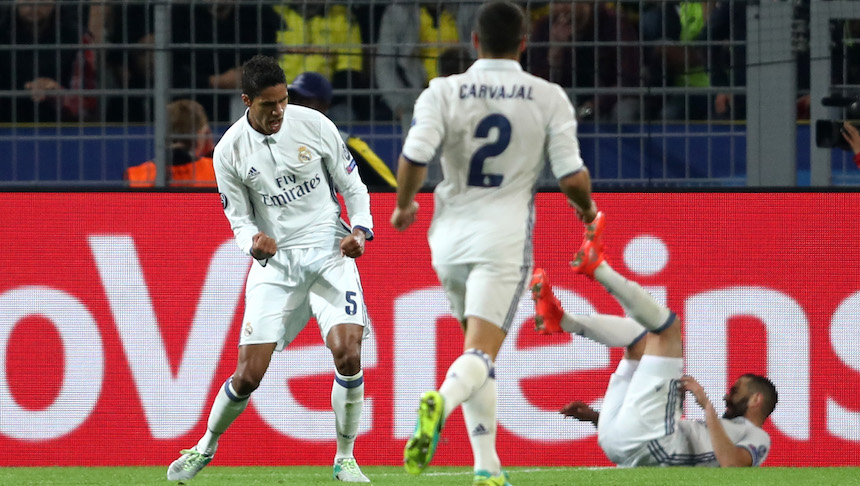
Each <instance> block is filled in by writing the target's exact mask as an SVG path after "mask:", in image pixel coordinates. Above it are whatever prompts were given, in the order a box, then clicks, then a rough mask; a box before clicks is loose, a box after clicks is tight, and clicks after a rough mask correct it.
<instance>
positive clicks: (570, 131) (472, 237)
mask: <svg viewBox="0 0 860 486" xmlns="http://www.w3.org/2000/svg"><path fill="white" fill-rule="evenodd" d="M440 150H441V163H442V172H443V177H444V180H443V181H442V182H441V183H440V184H439V185H438V186H437V187H436V191H435V205H436V207H435V213H434V215H433V223H432V225H431V227H430V232H429V241H430V247H431V249H432V251H433V263H434V264H436V263H445V264H457V263H477V262H507V263H512V264H520V265H521V264H523V263H526V264H530V263H531V259H532V255H531V230H532V227H533V224H534V192H535V186H536V183H537V179H538V176H539V175H540V173H541V170H542V169H543V167H544V164H545V161H546V159H549V162H550V164H551V168H552V171H553V174H554V175H555V176H556V177H557V178H562V177H564V176H567V175H569V174H572V173H574V172H577V171H579V170H581V169H582V167H583V164H582V158H581V156H580V152H579V143H578V141H577V139H576V118H575V116H574V110H573V106H572V105H571V103H570V100H569V98H568V97H567V95H566V94H565V93H564V91H563V90H562V89H561V87H559V86H558V85H557V84H554V83H550V82H548V81H546V80H543V79H541V78H538V77H536V76H533V75H531V74H529V73H526V72H524V71H523V69H522V67H521V66H520V64H519V62H517V61H514V60H508V59H479V60H478V61H476V62H475V63H474V64H472V66H471V67H470V68H469V69H468V71H466V72H465V73H463V74H457V75H452V76H448V77H443V78H436V79H433V80H432V81H430V86H429V87H428V88H427V89H425V90H424V92H423V93H421V96H420V97H419V98H418V101H416V103H415V110H414V117H413V120H412V128H410V130H409V133H408V135H407V137H406V141H405V142H404V146H403V156H404V157H405V158H406V159H407V160H409V161H410V162H412V163H415V164H428V163H430V162H431V161H432V160H433V159H434V157H435V156H436V154H437V153H438V152H439V151H440Z"/></svg>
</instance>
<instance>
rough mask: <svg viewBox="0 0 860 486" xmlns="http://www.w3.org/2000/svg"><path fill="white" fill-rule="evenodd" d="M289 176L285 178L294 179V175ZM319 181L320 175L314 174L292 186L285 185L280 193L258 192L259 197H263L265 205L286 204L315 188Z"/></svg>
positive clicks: (320, 180)
mask: <svg viewBox="0 0 860 486" xmlns="http://www.w3.org/2000/svg"><path fill="white" fill-rule="evenodd" d="M289 177H290V179H286V180H292V181H295V176H289ZM321 182H322V179H321V178H320V175H319V174H316V175H315V176H314V177H313V178H312V179H309V180H306V181H304V182H301V183H299V184H297V185H295V186H293V187H289V188H286V187H285V188H284V191H283V192H282V193H280V194H260V197H261V198H262V199H263V204H265V205H266V206H286V205H287V204H289V203H291V202H293V201H295V200H296V199H298V198H300V197H302V196H304V195H305V194H308V193H310V192H311V191H313V190H314V189H316V188H317V186H319V185H320V183H321ZM278 186H280V181H279V183H278Z"/></svg>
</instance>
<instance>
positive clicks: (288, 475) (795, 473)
mask: <svg viewBox="0 0 860 486" xmlns="http://www.w3.org/2000/svg"><path fill="white" fill-rule="evenodd" d="M362 469H363V470H364V472H365V474H367V476H368V477H370V479H371V480H373V484H374V485H377V486H385V485H392V486H393V485H405V484H408V485H409V486H422V485H428V486H430V485H433V486H435V485H464V486H465V485H469V484H471V479H472V477H471V469H469V468H462V467H456V468H454V467H450V468H449V467H430V468H428V469H427V471H425V472H424V474H422V475H420V476H409V475H408V474H406V473H405V472H404V471H403V469H402V468H400V467H384V466H367V467H364V468H362ZM165 471H166V467H56V468H51V467H32V468H26V467H24V468H17V467H7V468H0V484H3V485H33V486H36V485H56V486H68V485H93V486H96V485H99V486H100V485H105V486H108V485H110V486H113V485H138V484H140V485H164V486H170V485H173V484H176V483H175V482H173V481H168V480H167V479H166V478H165ZM508 472H509V474H510V479H511V483H512V484H513V485H514V486H567V485H589V486H608V485H618V486H630V485H637V486H639V485H654V486H671V485H684V486H690V485H707V486H721V485H725V486H744V485H749V486H761V485H770V486H777V485H779V486H783V485H795V484H796V485H816V486H818V485H827V486H836V485H860V468H848V467H842V468H781V467H773V468H768V467H765V468H744V469H711V468H683V467H677V468H637V469H612V468H606V469H604V468H574V467H570V468H562V467H514V468H509V469H508ZM186 484H187V485H188V486H213V485H219V486H220V485H223V486H234V485H237V484H241V485H243V486H245V485H281V484H292V485H302V486H314V485H328V486H333V485H334V484H337V483H336V482H335V481H333V480H332V479H331V468H329V467H219V466H210V467H207V468H206V469H204V470H203V471H202V472H201V473H200V474H199V475H198V476H197V478H195V479H193V480H192V481H188V482H187V483H186Z"/></svg>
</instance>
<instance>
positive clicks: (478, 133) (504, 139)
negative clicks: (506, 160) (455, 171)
mask: <svg viewBox="0 0 860 486" xmlns="http://www.w3.org/2000/svg"><path fill="white" fill-rule="evenodd" d="M493 128H496V129H497V130H498V133H499V137H498V138H497V139H496V141H495V142H492V143H487V144H484V145H482V146H481V148H479V149H478V150H476V151H475V155H473V156H472V160H471V161H470V162H469V185H470V186H477V187H498V186H500V185H502V179H503V178H504V175H502V174H490V173H484V160H486V159H487V157H495V156H496V155H499V154H500V153H502V152H504V151H505V149H506V148H508V144H509V143H511V122H510V121H508V119H507V118H505V116H504V115H500V114H498V113H494V114H492V115H489V116H487V117H486V118H484V119H483V120H481V122H480V123H478V127H477V128H475V138H487V137H489V136H490V130H491V129H493Z"/></svg>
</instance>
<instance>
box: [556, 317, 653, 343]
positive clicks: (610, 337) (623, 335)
mask: <svg viewBox="0 0 860 486" xmlns="http://www.w3.org/2000/svg"><path fill="white" fill-rule="evenodd" d="M561 328H562V329H563V330H564V332H569V333H573V334H579V335H580V336H584V337H587V338H588V339H591V340H592V341H594V342H598V343H600V344H603V345H605V346H609V347H611V348H622V347H626V346H630V345H631V344H633V343H634V342H636V341H637V340H639V338H641V337H642V336H644V335H645V333H647V332H648V330H647V329H645V328H644V327H642V324H639V323H638V322H636V321H634V320H633V319H631V318H629V317H620V316H610V315H606V314H594V315H590V316H584V315H573V314H568V313H567V312H565V313H564V316H563V317H562V318H561Z"/></svg>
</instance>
